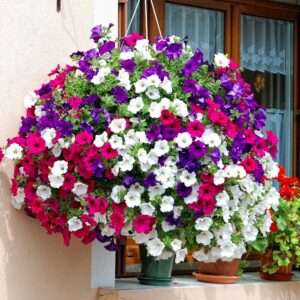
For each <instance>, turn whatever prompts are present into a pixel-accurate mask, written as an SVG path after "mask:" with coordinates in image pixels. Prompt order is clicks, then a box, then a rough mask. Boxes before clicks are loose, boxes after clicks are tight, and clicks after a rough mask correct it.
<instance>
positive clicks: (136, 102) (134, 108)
mask: <svg viewBox="0 0 300 300" xmlns="http://www.w3.org/2000/svg"><path fill="white" fill-rule="evenodd" d="M143 107H144V101H143V98H142V97H136V98H133V99H131V100H130V101H129V105H128V110H129V111H130V112H132V113H133V114H136V113H137V112H139V111H141V110H142V109H143Z"/></svg>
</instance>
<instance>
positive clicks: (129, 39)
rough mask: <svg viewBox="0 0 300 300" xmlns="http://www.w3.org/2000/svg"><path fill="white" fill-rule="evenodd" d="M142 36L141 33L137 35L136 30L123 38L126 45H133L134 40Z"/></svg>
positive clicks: (140, 38)
mask: <svg viewBox="0 0 300 300" xmlns="http://www.w3.org/2000/svg"><path fill="white" fill-rule="evenodd" d="M142 39H143V37H142V36H141V35H139V34H138V33H137V32H133V33H132V34H131V35H129V36H127V37H126V38H125V43H126V44H127V45H128V46H132V47H133V46H135V44H136V42H137V41H138V40H142Z"/></svg>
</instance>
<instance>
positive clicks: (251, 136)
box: [243, 129, 257, 145]
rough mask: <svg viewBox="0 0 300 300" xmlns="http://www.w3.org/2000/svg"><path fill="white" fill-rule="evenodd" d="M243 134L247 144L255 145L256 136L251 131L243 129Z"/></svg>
mask: <svg viewBox="0 0 300 300" xmlns="http://www.w3.org/2000/svg"><path fill="white" fill-rule="evenodd" d="M243 134H244V137H245V138H246V142H247V143H248V144H250V145H253V144H254V143H255V141H256V139H257V136H256V135H255V134H254V132H253V130H252V129H245V130H244V132H243Z"/></svg>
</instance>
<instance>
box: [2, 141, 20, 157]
mask: <svg viewBox="0 0 300 300" xmlns="http://www.w3.org/2000/svg"><path fill="white" fill-rule="evenodd" d="M22 155H23V148H22V147H21V146H20V145H19V144H17V143H12V144H10V145H9V147H8V148H7V149H6V151H5V157H6V158H8V159H10V160H14V159H21V158H22Z"/></svg>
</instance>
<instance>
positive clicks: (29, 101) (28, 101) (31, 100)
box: [24, 92, 39, 108]
mask: <svg viewBox="0 0 300 300" xmlns="http://www.w3.org/2000/svg"><path fill="white" fill-rule="evenodd" d="M38 99H39V98H38V96H37V95H36V94H35V93H34V92H30V93H28V94H27V95H26V96H25V97H24V106H25V108H31V107H32V106H34V105H35V104H36V102H37V101H38Z"/></svg>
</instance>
